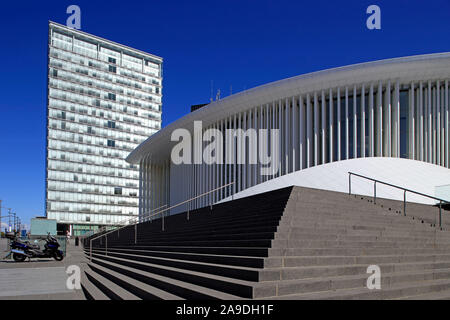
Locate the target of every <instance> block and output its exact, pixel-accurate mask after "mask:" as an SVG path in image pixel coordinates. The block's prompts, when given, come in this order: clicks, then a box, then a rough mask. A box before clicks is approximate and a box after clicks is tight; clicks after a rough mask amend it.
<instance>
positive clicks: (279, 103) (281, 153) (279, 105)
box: [277, 100, 283, 177]
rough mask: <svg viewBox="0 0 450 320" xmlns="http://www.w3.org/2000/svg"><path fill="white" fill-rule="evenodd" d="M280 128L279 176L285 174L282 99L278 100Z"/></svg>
mask: <svg viewBox="0 0 450 320" xmlns="http://www.w3.org/2000/svg"><path fill="white" fill-rule="evenodd" d="M278 128H279V129H280V141H279V146H280V153H279V154H278V161H279V163H280V170H278V174H277V177H279V176H281V175H282V174H283V106H282V100H278Z"/></svg>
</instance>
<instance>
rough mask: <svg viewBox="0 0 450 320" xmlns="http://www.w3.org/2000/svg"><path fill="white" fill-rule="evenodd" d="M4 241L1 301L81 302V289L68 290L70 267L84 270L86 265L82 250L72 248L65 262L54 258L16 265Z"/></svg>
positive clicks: (1, 245) (0, 248)
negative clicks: (8, 255) (73, 266)
mask: <svg viewBox="0 0 450 320" xmlns="http://www.w3.org/2000/svg"><path fill="white" fill-rule="evenodd" d="M5 240H6V239H0V253H1V258H2V260H0V288H1V290H0V300H60V299H62V300H80V299H84V295H83V293H82V292H81V290H69V289H67V287H66V281H67V277H68V275H67V274H66V269H67V267H68V266H70V265H78V266H80V268H82V265H83V264H84V263H85V258H84V255H83V251H82V247H81V246H80V247H76V246H74V245H73V244H72V245H68V247H67V253H66V257H65V258H64V260H63V261H59V262H58V261H55V260H54V259H31V261H28V260H27V261H25V262H15V261H14V260H12V259H11V258H9V259H3V257H4V256H5V255H7V251H6V250H7V241H5Z"/></svg>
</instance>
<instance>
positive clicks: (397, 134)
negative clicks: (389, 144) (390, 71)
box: [394, 80, 401, 158]
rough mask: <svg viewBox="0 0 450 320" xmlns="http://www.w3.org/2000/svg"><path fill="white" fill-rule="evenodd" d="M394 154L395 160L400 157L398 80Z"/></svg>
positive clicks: (398, 84)
mask: <svg viewBox="0 0 450 320" xmlns="http://www.w3.org/2000/svg"><path fill="white" fill-rule="evenodd" d="M394 108H395V119H394V121H395V125H394V130H395V138H394V141H395V154H394V156H395V157H397V158H400V157H401V154H400V83H399V82H398V80H397V81H396V82H395V105H394Z"/></svg>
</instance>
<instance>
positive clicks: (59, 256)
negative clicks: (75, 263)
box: [53, 252, 64, 261]
mask: <svg viewBox="0 0 450 320" xmlns="http://www.w3.org/2000/svg"><path fill="white" fill-rule="evenodd" d="M53 258H55V260H56V261H62V259H64V255H63V254H62V253H61V252H55V255H54V256H53Z"/></svg>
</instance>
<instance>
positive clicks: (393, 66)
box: [126, 52, 450, 163]
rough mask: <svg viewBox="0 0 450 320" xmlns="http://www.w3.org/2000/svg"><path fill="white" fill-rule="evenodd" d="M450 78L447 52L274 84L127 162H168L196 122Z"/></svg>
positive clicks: (222, 104)
mask: <svg viewBox="0 0 450 320" xmlns="http://www.w3.org/2000/svg"><path fill="white" fill-rule="evenodd" d="M449 74H450V52H446V53H436V54H428V55H419V56H411V57H404V58H395V59H387V60H380V61H374V62H368V63H360V64H355V65H350V66H346V67H339V68H334V69H328V70H324V71H318V72H313V73H308V74H304V75H300V76H296V77H292V78H288V79H284V80H280V81H276V82H272V83H269V84H265V85H262V86H259V87H256V88H252V89H249V90H246V91H242V92H240V93H237V94H234V95H231V96H228V97H226V98H224V99H221V100H218V101H214V102H212V103H210V104H209V105H207V106H205V107H203V108H200V109H198V110H197V111H194V112H192V113H189V114H187V115H186V116H184V117H182V118H180V119H178V120H177V121H175V122H173V123H171V124H169V125H168V126H166V127H165V128H163V129H162V130H160V131H158V132H157V133H156V134H154V135H152V136H151V137H149V138H148V139H147V140H146V141H144V142H143V143H142V144H141V145H139V146H138V147H137V148H136V149H135V150H134V151H133V152H131V153H130V155H129V156H128V157H127V159H126V160H127V161H128V162H130V163H138V162H139V161H140V159H141V158H142V157H144V156H147V155H151V156H152V159H154V160H164V159H168V157H169V155H170V151H171V149H172V146H173V143H171V142H170V135H171V133H172V131H173V130H174V129H177V128H185V129H188V130H192V127H193V121H196V120H201V121H203V125H204V126H208V125H209V124H212V123H214V122H216V121H218V120H221V119H224V118H226V117H228V116H230V115H232V114H235V113H238V112H242V111H245V110H247V109H251V108H254V107H256V106H260V105H263V104H266V103H270V102H273V101H277V100H279V99H283V98H286V97H291V96H295V95H298V94H306V93H310V92H315V91H320V90H329V89H330V88H337V87H345V86H352V85H355V84H363V83H365V84H371V83H374V84H376V83H378V82H379V81H387V80H391V81H392V80H396V79H398V80H399V81H400V82H403V83H405V82H411V81H418V80H423V79H447V78H448V76H449Z"/></svg>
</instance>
